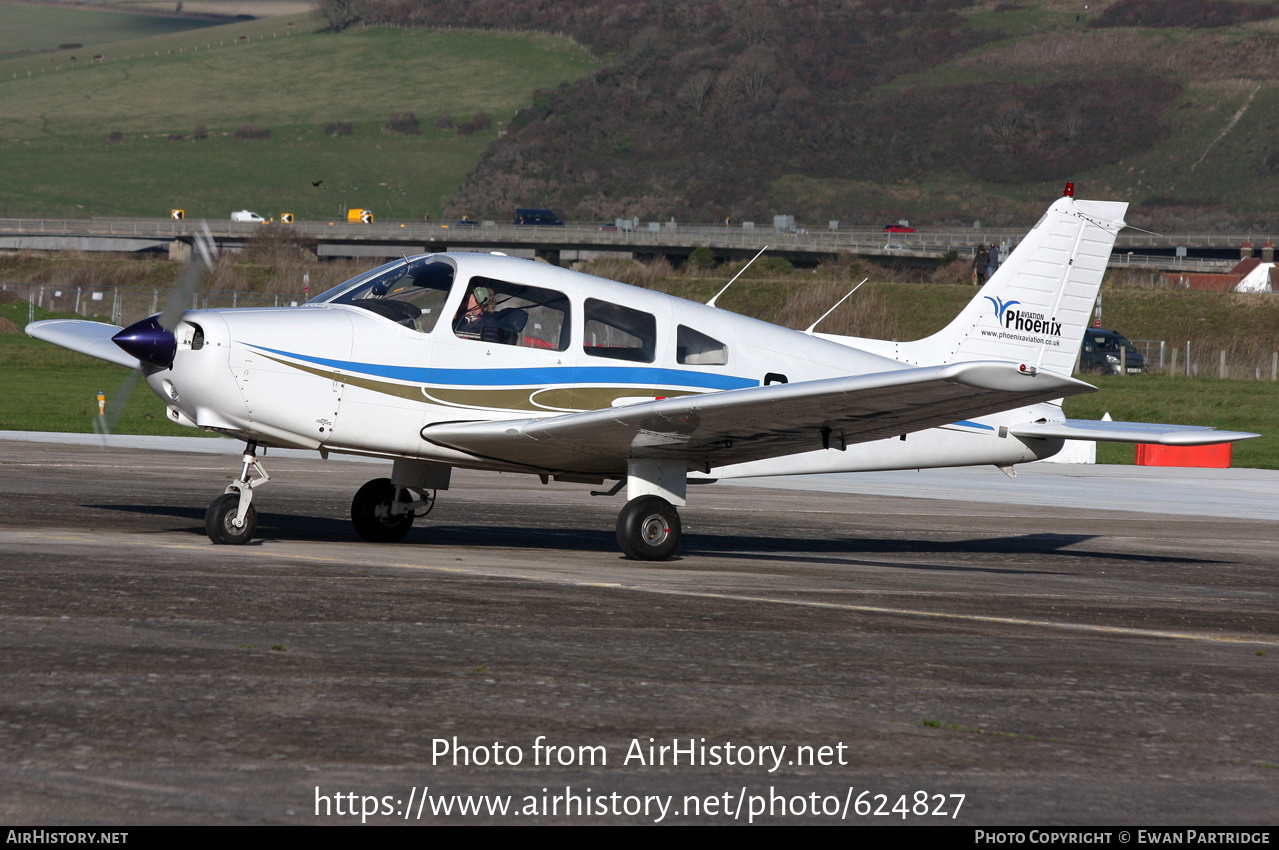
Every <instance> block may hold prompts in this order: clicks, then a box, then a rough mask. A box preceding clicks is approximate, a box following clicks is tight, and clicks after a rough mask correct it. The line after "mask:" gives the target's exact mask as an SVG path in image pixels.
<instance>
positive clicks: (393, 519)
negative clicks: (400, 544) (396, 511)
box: [351, 478, 413, 543]
mask: <svg viewBox="0 0 1279 850" xmlns="http://www.w3.org/2000/svg"><path fill="white" fill-rule="evenodd" d="M395 493H396V490H395V485H394V484H392V483H391V479H389V478H374V479H373V480H372V481H370V482H369V483H367V484H365V485H364V486H363V487H361V488H360V489H359V490H358V491H357V492H356V494H355V498H354V499H352V500H351V522H352V523H354V524H355V533H356V534H358V535H360V536H361V537H363V538H364V539H365V540H367V541H369V542H370V543H395V542H396V541H398V540H402V539H404V535H406V534H408V533H409V529H410V528H412V527H413V514H412V513H406V514H400V515H398V516H394V515H392V514H391V505H392V503H394V501H395Z"/></svg>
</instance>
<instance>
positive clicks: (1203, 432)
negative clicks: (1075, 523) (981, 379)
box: [1008, 419, 1261, 446]
mask: <svg viewBox="0 0 1279 850" xmlns="http://www.w3.org/2000/svg"><path fill="white" fill-rule="evenodd" d="M1008 433H1010V434H1012V435H1013V436H1015V437H1046V438H1049V439H1061V440H1095V441H1097V442H1099V443H1153V444H1155V445H1160V446H1208V445H1212V444H1213V443H1232V442H1234V441H1235V440H1249V439H1251V438H1253V437H1260V436H1261V435H1260V434H1250V433H1248V432H1247V431H1218V430H1217V429H1216V428H1206V427H1203V426H1201V425H1159V424H1156V423H1151V422H1104V421H1093V420H1090V419H1067V420H1066V421H1065V422H1030V423H1027V424H1025V425H1014V426H1013V427H1011V428H1009V429H1008Z"/></svg>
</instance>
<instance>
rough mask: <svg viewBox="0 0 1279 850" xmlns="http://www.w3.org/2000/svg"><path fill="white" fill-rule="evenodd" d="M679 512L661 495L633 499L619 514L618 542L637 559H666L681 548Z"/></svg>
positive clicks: (629, 554) (623, 549)
mask: <svg viewBox="0 0 1279 850" xmlns="http://www.w3.org/2000/svg"><path fill="white" fill-rule="evenodd" d="M681 532H682V529H681V527H680V521H679V511H677V510H675V506H674V505H672V504H671V503H670V502H668V501H666V500H665V499H663V498H661V497H660V496H640V497H639V498H638V499H631V500H630V501H629V502H627V503H626V507H624V508H622V512H621V513H620V514H618V517H617V545H618V546H620V547H621V548H622V552H623V554H625V555H626V557H628V558H630V559H631V560H633V561H664V560H666V559H667V558H669V557H670V556H671V555H673V554H675V550H676V549H677V548H678V547H679V541H680V535H681Z"/></svg>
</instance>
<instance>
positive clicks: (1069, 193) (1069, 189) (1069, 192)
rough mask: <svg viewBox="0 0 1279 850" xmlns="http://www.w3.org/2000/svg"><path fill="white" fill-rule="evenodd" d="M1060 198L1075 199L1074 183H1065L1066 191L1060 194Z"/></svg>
mask: <svg viewBox="0 0 1279 850" xmlns="http://www.w3.org/2000/svg"><path fill="white" fill-rule="evenodd" d="M1062 197H1063V198H1073V197H1075V184H1074V183H1067V184H1066V191H1065V192H1063V193H1062Z"/></svg>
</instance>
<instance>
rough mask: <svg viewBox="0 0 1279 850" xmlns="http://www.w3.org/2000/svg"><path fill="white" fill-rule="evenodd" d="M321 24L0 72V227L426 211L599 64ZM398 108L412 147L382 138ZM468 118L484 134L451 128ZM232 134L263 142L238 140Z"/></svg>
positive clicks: (235, 28)
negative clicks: (40, 221)
mask: <svg viewBox="0 0 1279 850" xmlns="http://www.w3.org/2000/svg"><path fill="white" fill-rule="evenodd" d="M316 29H317V23H316V22H315V21H314V20H311V19H307V20H304V21H300V22H298V23H296V24H295V25H294V26H293V27H291V28H290V27H289V26H288V22H287V21H285V20H283V19H278V18H277V19H265V20H257V21H250V22H237V23H235V24H229V25H222V26H214V27H208V28H204V29H199V30H193V31H188V32H183V33H179V34H166V35H160V36H153V37H148V38H142V39H135V40H131V41H127V42H120V43H116V44H111V45H100V46H88V47H86V48H85V49H82V50H75V51H62V52H59V53H54V54H49V55H41V56H38V57H23V58H18V59H10V60H8V61H4V62H0V107H2V108H0V157H3V159H4V161H5V164H6V173H7V174H9V175H18V179H6V180H5V181H3V183H2V184H0V214H5V215H51V216H52V215H59V216H61V215H77V214H79V215H84V214H90V215H151V216H154V215H167V214H168V210H169V209H170V208H173V207H177V208H183V209H185V210H186V211H187V213H188V215H190V216H193V217H194V216H206V217H210V218H213V217H216V218H221V217H225V216H227V215H229V214H230V212H231V211H232V210H236V209H241V208H244V207H248V208H252V209H256V210H258V211H260V212H262V213H263V214H264V215H278V214H279V213H280V212H284V211H289V212H293V213H295V214H297V215H299V216H301V217H306V218H324V217H332V216H335V215H338V214H339V213H340V212H342V211H343V210H345V209H346V208H347V207H349V206H358V207H367V208H370V209H373V210H374V211H375V212H376V213H377V214H378V215H379V216H380V217H383V218H420V217H421V216H422V215H424V214H426V213H431V214H432V215H436V216H438V215H440V213H441V212H442V209H443V205H444V203H445V201H446V200H447V199H448V198H449V197H450V196H451V195H452V193H453V191H454V190H455V189H456V187H457V186H458V185H459V184H460V183H461V181H462V180H463V179H464V178H465V176H466V175H467V174H468V173H469V172H470V171H471V169H472V168H473V167H474V163H475V161H476V160H477V159H478V158H479V155H480V153H481V152H482V151H483V149H484V148H485V147H486V146H487V145H488V144H489V143H491V142H492V141H493V140H494V139H495V138H497V135H498V133H500V132H501V131H502V130H503V129H504V128H505V126H506V125H507V123H508V122H509V120H510V117H511V116H512V115H513V114H514V112H515V111H516V110H517V109H518V108H520V107H521V106H525V105H527V104H528V103H529V102H530V100H531V97H532V92H533V90H534V89H535V88H537V87H541V86H555V85H558V84H559V83H560V82H563V81H565V80H571V79H576V78H577V77H579V76H581V75H582V74H583V73H584V72H586V71H588V70H590V69H591V68H593V67H595V62H594V60H592V59H591V57H590V56H589V55H588V54H587V53H586V51H585V50H583V49H582V48H581V47H580V46H578V45H576V44H575V43H573V42H572V41H570V40H569V39H567V38H564V37H556V36H552V35H545V34H540V33H485V34H479V33H474V32H468V31H454V32H449V31H427V30H412V31H404V30H396V29H388V28H367V29H360V30H352V31H347V32H343V33H340V34H333V33H325V32H317V31H316ZM242 37H243V38H248V39H249V40H248V41H246V42H241V41H239V39H240V38H242ZM73 54H74V55H76V56H77V60H76V62H75V63H74V64H73V63H71V61H70V56H71V55H73ZM95 54H101V55H102V56H103V60H102V61H101V62H98V63H94V62H92V61H89V62H86V61H85V60H86V59H90V60H91V59H92V56H93V55H95ZM55 69H58V70H55ZM406 112H411V113H413V114H414V115H415V116H416V118H417V119H418V120H419V122H420V135H403V134H388V133H386V132H384V131H383V126H384V125H385V124H386V123H387V121H388V119H390V118H391V116H392V115H393V114H402V113H406ZM481 112H483V113H487V114H488V115H489V116H490V118H491V120H492V125H491V127H489V128H488V129H485V130H482V131H480V132H475V133H473V134H470V135H465V134H462V133H459V132H458V130H457V129H455V127H456V125H458V124H463V123H464V122H467V121H470V120H471V119H472V118H473V117H474V116H475V115H476V114H477V113H481ZM444 116H451V118H452V121H451V122H449V123H448V126H445V127H437V126H436V122H437V119H442V118H443V117H444ZM335 123H336V124H349V125H350V128H349V135H330V134H329V133H327V132H326V131H325V128H326V126H327V125H329V124H335ZM245 125H256V126H258V127H263V128H266V129H269V130H270V131H271V132H270V137H269V138H266V139H257V140H245V139H240V138H237V137H236V133H237V131H238V130H240V128H242V127H244V126H245ZM197 128H203V129H202V130H201V131H200V132H198V133H197ZM112 133H117V134H120V136H122V139H121V140H120V141H115V142H112V141H109V140H108V139H109V136H110V134H112ZM197 136H203V138H197ZM117 138H119V137H117ZM315 182H319V183H320V185H319V187H315V186H313V184H314V183H315Z"/></svg>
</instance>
